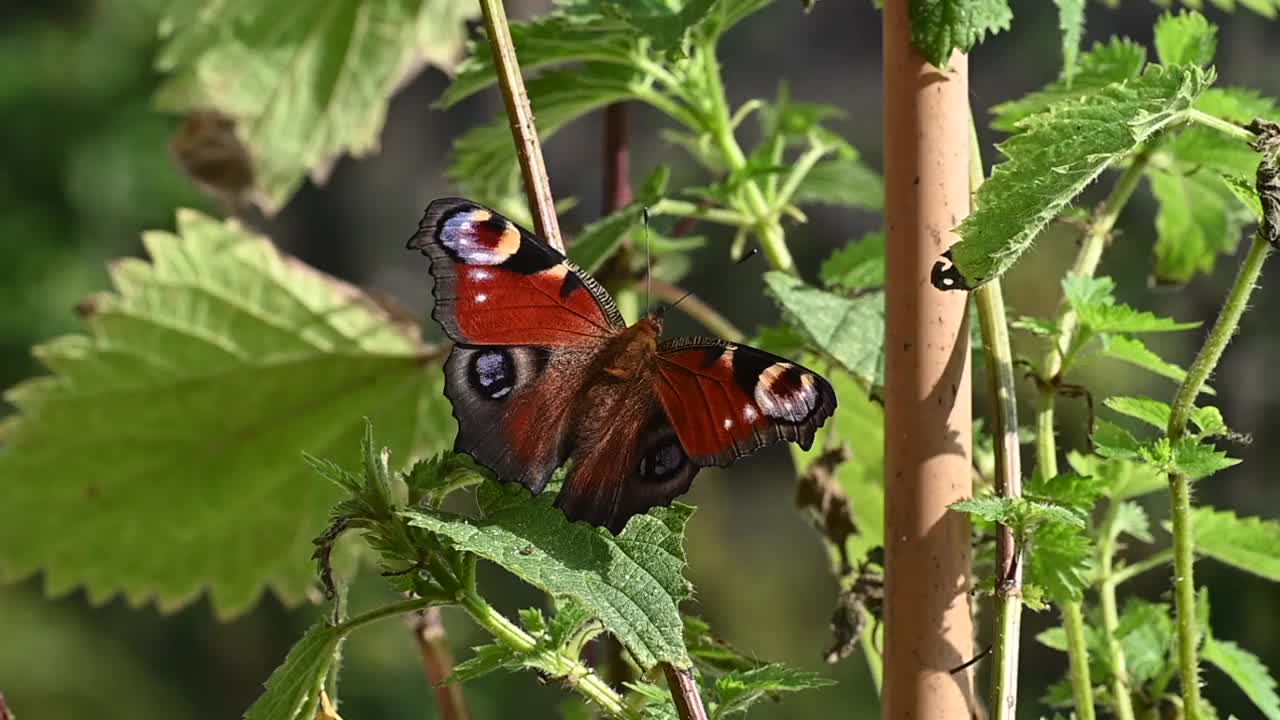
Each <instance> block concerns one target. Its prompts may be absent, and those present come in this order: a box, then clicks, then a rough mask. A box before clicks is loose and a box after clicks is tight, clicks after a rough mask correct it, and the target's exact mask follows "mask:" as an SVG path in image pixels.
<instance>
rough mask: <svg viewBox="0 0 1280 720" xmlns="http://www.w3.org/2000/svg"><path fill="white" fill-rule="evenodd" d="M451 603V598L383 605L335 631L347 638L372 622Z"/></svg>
mask: <svg viewBox="0 0 1280 720" xmlns="http://www.w3.org/2000/svg"><path fill="white" fill-rule="evenodd" d="M450 601H451V598H444V597H415V598H410V599H408V600H402V601H400V602H398V603H391V604H390V605H383V606H382V607H380V608H375V609H373V610H370V611H369V612H367V613H364V614H363V615H357V616H355V617H353V618H351V619H349V620H347V621H346V622H344V623H342V624H341V625H335V626H334V630H337V631H338V634H339V635H343V636H346V635H350V634H351V631H352V630H355V629H356V628H358V627H361V626H364V625H368V624H369V623H371V622H375V621H377V620H382V619H384V618H389V617H394V616H396V615H403V614H405V613H407V612H414V611H415V610H425V609H426V608H429V607H431V606H433V605H444V604H446V603H448V602H450Z"/></svg>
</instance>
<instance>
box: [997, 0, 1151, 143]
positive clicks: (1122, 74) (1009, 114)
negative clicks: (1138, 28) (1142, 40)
mask: <svg viewBox="0 0 1280 720" xmlns="http://www.w3.org/2000/svg"><path fill="white" fill-rule="evenodd" d="M1066 1H1067V2H1074V1H1075V0H1066ZM1061 7H1062V6H1061V5H1059V8H1060V12H1061ZM1066 42H1067V38H1066V33H1065V31H1064V34H1063V43H1064V47H1065V43H1066ZM1064 57H1065V52H1064ZM1146 62H1147V49H1146V48H1144V47H1143V46H1141V45H1139V44H1137V43H1135V42H1133V41H1132V40H1129V39H1128V38H1112V39H1111V40H1110V42H1108V43H1106V44H1103V43H1096V44H1094V46H1093V49H1091V50H1090V51H1089V52H1087V53H1085V54H1084V55H1083V56H1081V57H1080V64H1079V67H1078V68H1077V69H1076V71H1075V73H1074V75H1072V76H1070V77H1068V73H1067V70H1066V67H1065V63H1064V68H1063V75H1062V77H1061V78H1060V79H1059V80H1057V81H1055V82H1052V83H1050V84H1049V85H1048V86H1047V87H1045V88H1044V89H1042V90H1038V91H1036V92H1033V93H1031V94H1030V95H1027V96H1026V97H1024V98H1021V99H1019V100H1012V101H1009V102H1005V103H1001V104H999V105H996V106H995V107H994V108H992V112H993V113H995V116H996V118H995V120H993V121H992V123H991V126H992V127H993V128H995V129H996V130H1003V131H1005V132H1013V131H1015V130H1017V128H1018V122H1019V121H1020V120H1022V119H1023V118H1026V117H1028V116H1031V115H1035V114H1036V113H1039V112H1042V111H1044V110H1046V109H1048V108H1049V107H1050V106H1052V105H1054V104H1056V103H1059V102H1061V101H1063V100H1067V99H1070V98H1081V97H1084V96H1086V95H1089V94H1090V93H1093V92H1096V91H1098V90H1100V89H1102V88H1104V87H1106V86H1108V85H1111V84H1112V83H1118V82H1124V81H1126V80H1133V79H1136V78H1137V77H1138V76H1139V75H1140V74H1141V72H1142V66H1143V65H1145V64H1146Z"/></svg>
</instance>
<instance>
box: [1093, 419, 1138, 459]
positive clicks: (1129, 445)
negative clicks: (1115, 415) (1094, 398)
mask: <svg viewBox="0 0 1280 720" xmlns="http://www.w3.org/2000/svg"><path fill="white" fill-rule="evenodd" d="M1093 446H1094V451H1095V452H1097V453H1098V454H1099V455H1101V456H1102V457H1104V458H1110V459H1115V460H1136V459H1138V458H1139V457H1141V452H1142V443H1141V442H1139V441H1138V439H1137V438H1135V437H1134V436H1133V434H1132V433H1130V432H1129V431H1128V430H1125V429H1124V428H1122V427H1120V426H1119V425H1116V424H1114V423H1111V422H1107V421H1106V420H1099V421H1098V422H1097V423H1096V424H1095V426H1094V429H1093Z"/></svg>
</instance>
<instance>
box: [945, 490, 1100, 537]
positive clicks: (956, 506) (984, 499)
mask: <svg viewBox="0 0 1280 720" xmlns="http://www.w3.org/2000/svg"><path fill="white" fill-rule="evenodd" d="M950 507H951V509H952V510H955V511H956V512H962V513H967V514H969V515H974V516H977V517H980V518H982V519H983V520H986V521H987V522H991V523H1000V524H1001V525H1008V526H1010V527H1011V528H1013V530H1014V532H1015V533H1018V534H1021V533H1025V532H1027V531H1029V530H1031V529H1033V528H1035V527H1037V526H1039V525H1041V524H1043V523H1063V524H1065V525H1073V526H1076V527H1080V528H1083V527H1084V525H1085V520H1084V517H1083V516H1082V515H1081V514H1080V513H1077V512H1075V511H1074V510H1073V509H1072V508H1068V507H1063V506H1062V505H1059V504H1057V503H1052V502H1046V501H1043V500H1035V499H1031V498H1028V497H1013V498H1009V497H998V496H995V495H979V496H977V497H971V498H968V499H965V500H959V501H957V502H954V503H951V505H950Z"/></svg>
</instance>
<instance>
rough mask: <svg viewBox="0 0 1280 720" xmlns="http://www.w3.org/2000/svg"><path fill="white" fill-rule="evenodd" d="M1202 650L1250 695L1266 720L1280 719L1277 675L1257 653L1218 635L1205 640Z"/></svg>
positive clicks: (1207, 660) (1208, 660)
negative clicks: (1272, 673)
mask: <svg viewBox="0 0 1280 720" xmlns="http://www.w3.org/2000/svg"><path fill="white" fill-rule="evenodd" d="M1201 653H1202V656H1203V657H1204V659H1205V662H1208V663H1211V664H1212V665H1214V666H1215V667H1217V668H1218V669H1219V670H1221V671H1222V672H1224V673H1226V674H1227V677H1229V678H1231V680H1232V682H1234V683H1235V684H1236V685H1237V686H1238V687H1239V688H1240V689H1241V690H1243V691H1244V694H1245V695H1248V696H1249V699H1250V700H1252V701H1253V704H1254V705H1256V706H1257V708H1258V710H1259V711H1260V712H1261V713H1262V714H1263V716H1264V717H1266V718H1267V720H1280V694H1277V693H1276V681H1275V678H1273V677H1271V673H1269V672H1267V666H1266V665H1263V664H1262V661H1261V660H1259V659H1258V656H1257V655H1254V654H1253V653H1251V652H1249V651H1248V650H1245V649H1244V648H1242V647H1240V646H1239V645H1237V644H1235V643H1233V642H1230V641H1227V640H1218V639H1216V638H1209V639H1208V640H1206V641H1205V644H1204V648H1203V649H1202V650H1201Z"/></svg>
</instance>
